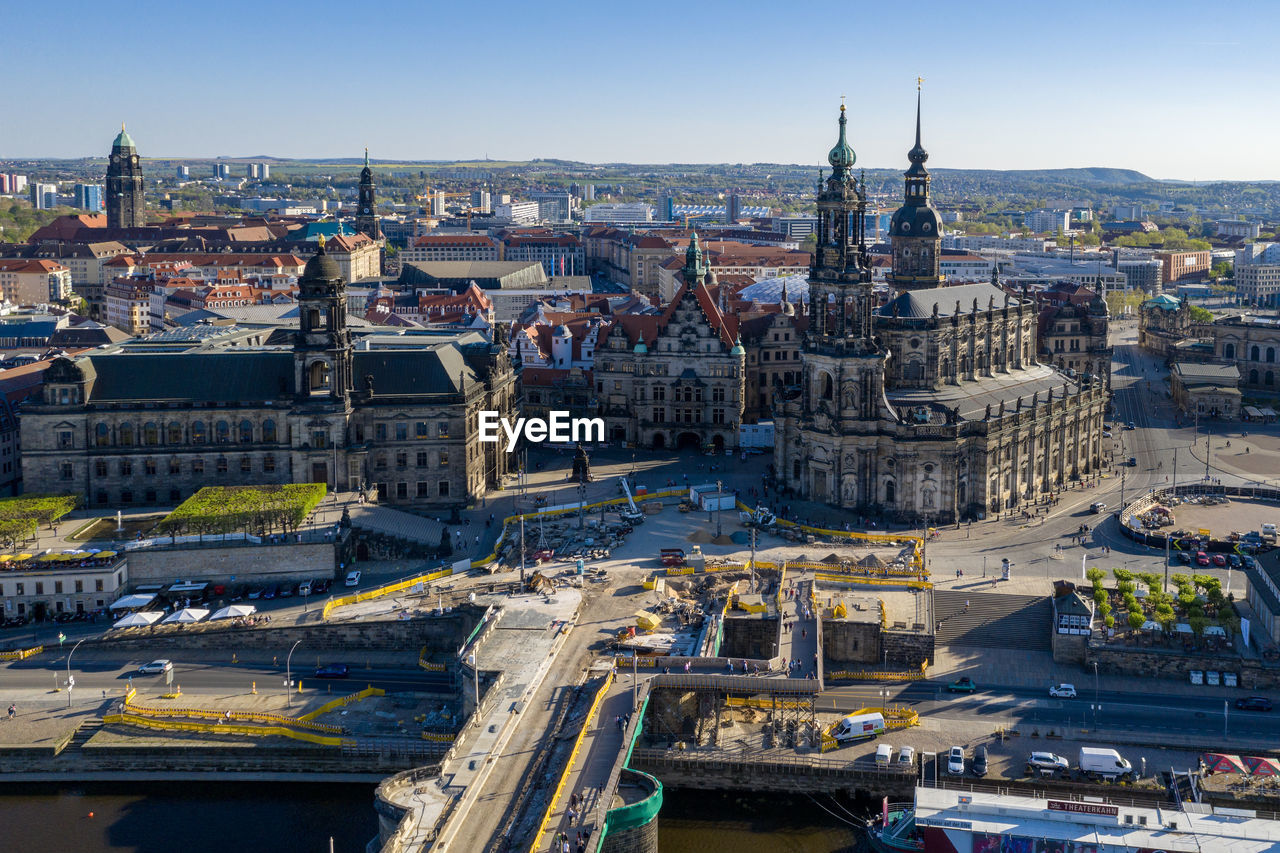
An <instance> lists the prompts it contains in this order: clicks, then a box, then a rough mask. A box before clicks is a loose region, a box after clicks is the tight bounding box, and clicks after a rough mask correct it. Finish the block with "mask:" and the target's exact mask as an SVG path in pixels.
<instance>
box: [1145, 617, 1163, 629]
mask: <svg viewBox="0 0 1280 853" xmlns="http://www.w3.org/2000/svg"><path fill="white" fill-rule="evenodd" d="M1142 630H1144V631H1159V630H1162V629H1161V628H1160V623H1159V622H1152V621H1151V620H1150V619H1148V620H1147V621H1146V622H1143V623H1142Z"/></svg>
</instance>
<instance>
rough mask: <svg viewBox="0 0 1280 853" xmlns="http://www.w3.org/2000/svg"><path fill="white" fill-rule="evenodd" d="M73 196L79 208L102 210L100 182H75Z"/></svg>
mask: <svg viewBox="0 0 1280 853" xmlns="http://www.w3.org/2000/svg"><path fill="white" fill-rule="evenodd" d="M75 196H76V207H78V208H80V209H81V210H92V211H93V212H95V213H96V212H98V211H99V210H102V185H101V184H76V188H75Z"/></svg>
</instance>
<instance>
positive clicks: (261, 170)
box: [258, 163, 271, 181]
mask: <svg viewBox="0 0 1280 853" xmlns="http://www.w3.org/2000/svg"><path fill="white" fill-rule="evenodd" d="M258 174H259V175H260V176H261V177H262V180H264V181H265V180H268V179H269V178H270V177H271V164H270V163H259V164H258Z"/></svg>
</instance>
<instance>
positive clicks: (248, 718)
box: [124, 690, 382, 734]
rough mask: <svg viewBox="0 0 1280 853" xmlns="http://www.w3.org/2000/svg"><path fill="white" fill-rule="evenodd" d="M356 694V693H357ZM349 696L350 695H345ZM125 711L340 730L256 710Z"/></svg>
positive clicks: (130, 708) (160, 716)
mask: <svg viewBox="0 0 1280 853" xmlns="http://www.w3.org/2000/svg"><path fill="white" fill-rule="evenodd" d="M381 693H382V691H381V690H378V691H377V694H378V695H381ZM357 695H358V694H357ZM347 698H350V697H347ZM330 704H333V705H337V704H345V703H344V702H342V700H335V702H332V703H330ZM124 710H125V713H127V714H135V715H137V716H141V717H149V718H151V719H168V718H172V717H185V718H188V719H196V720H226V719H230V720H239V721H241V722H248V723H269V724H274V725H280V726H294V727H296V728H303V729H310V730H312V731H317V732H324V733H328V734H338V733H340V732H341V731H342V727H341V726H331V725H329V724H328V723H313V722H311V720H312V719H313V717H314V716H315V713H314V712H313V713H312V715H308V716H306V717H297V718H294V717H288V716H285V715H284V714H263V713H258V712H256V711H217V710H212V709H209V708H147V707H145V706H142V705H133V704H130V703H129V702H125V706H124Z"/></svg>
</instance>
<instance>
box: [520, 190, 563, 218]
mask: <svg viewBox="0 0 1280 853" xmlns="http://www.w3.org/2000/svg"><path fill="white" fill-rule="evenodd" d="M529 199H530V200H531V201H536V202H537V203H538V216H539V218H541V219H542V220H544V221H546V222H568V221H570V219H571V211H572V210H573V199H572V198H571V197H570V195H569V193H568V192H566V191H564V190H555V191H552V192H531V193H529Z"/></svg>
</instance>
